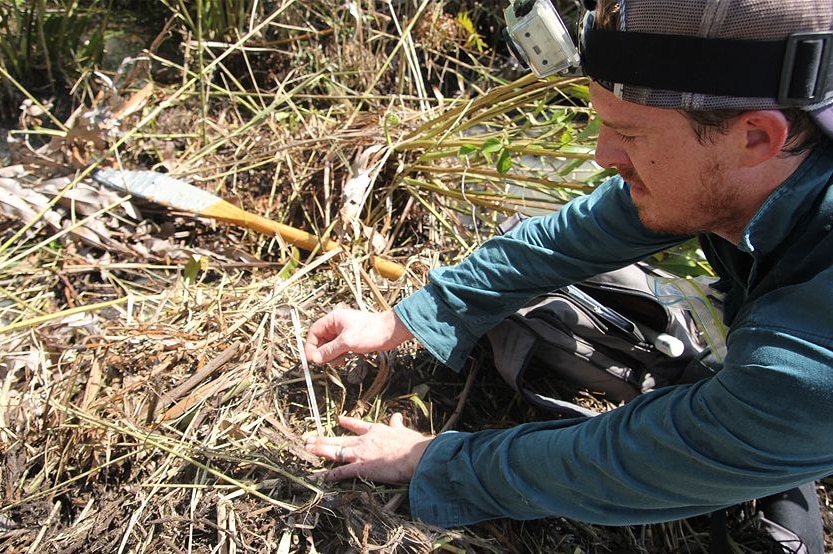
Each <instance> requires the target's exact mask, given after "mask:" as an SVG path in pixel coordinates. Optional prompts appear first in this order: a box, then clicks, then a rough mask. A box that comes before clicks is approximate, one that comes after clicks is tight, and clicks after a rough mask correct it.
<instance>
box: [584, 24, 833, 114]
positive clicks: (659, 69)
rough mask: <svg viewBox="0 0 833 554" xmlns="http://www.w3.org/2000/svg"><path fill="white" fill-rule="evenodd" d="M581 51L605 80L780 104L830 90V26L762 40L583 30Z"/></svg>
mask: <svg viewBox="0 0 833 554" xmlns="http://www.w3.org/2000/svg"><path fill="white" fill-rule="evenodd" d="M581 54H582V67H583V69H584V72H585V73H586V74H587V75H589V76H590V77H592V78H593V79H596V80H598V81H602V82H607V83H622V84H625V85H636V86H643V87H647V88H654V89H662V90H673V91H679V92H693V93H700V94H710V95H716V96H737V97H761V98H778V100H779V103H780V104H782V105H807V104H813V103H816V102H819V101H821V100H822V99H823V98H824V95H825V93H827V92H828V91H831V90H833V32H826V33H825V32H823V33H797V34H794V35H793V36H791V37H790V38H789V39H786V40H775V41H757V40H734V39H707V38H700V37H690V36H683V35H664V34H654V33H636V32H619V31H607V30H599V29H585V31H584V37H583V41H582V53H581Z"/></svg>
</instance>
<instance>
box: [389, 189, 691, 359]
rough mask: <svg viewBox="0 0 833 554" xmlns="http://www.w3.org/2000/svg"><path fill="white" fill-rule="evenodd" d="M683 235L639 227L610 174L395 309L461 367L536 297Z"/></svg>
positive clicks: (432, 278)
mask: <svg viewBox="0 0 833 554" xmlns="http://www.w3.org/2000/svg"><path fill="white" fill-rule="evenodd" d="M687 238H689V237H680V236H674V235H664V234H657V233H653V232H651V231H649V230H647V229H645V227H643V226H642V224H641V222H640V221H639V216H638V214H637V211H636V208H635V206H634V205H633V202H632V201H631V199H630V194H629V191H628V186H627V184H625V183H624V181H622V179H621V178H620V177H618V176H617V177H613V178H611V179H610V180H608V181H607V182H605V183H604V184H602V185H600V186H599V187H598V188H597V189H596V190H595V191H594V192H593V193H592V194H589V195H587V196H583V197H579V198H577V199H575V200H573V201H572V202H569V203H568V204H566V205H565V206H564V207H563V208H561V209H560V210H559V211H558V212H555V213H553V214H550V215H546V216H541V217H534V218H530V219H527V220H525V221H524V222H523V223H521V224H520V225H518V226H517V227H516V228H514V229H512V231H510V232H509V233H507V234H506V235H503V236H499V237H495V238H493V239H490V240H488V241H486V242H485V243H483V245H482V246H481V247H480V248H478V249H477V250H476V251H475V252H474V253H473V254H472V255H471V256H469V257H468V258H467V259H466V260H464V261H463V262H461V263H460V264H458V265H456V266H453V267H446V268H440V269H436V270H433V271H431V272H430V273H429V284H428V285H427V286H425V287H424V288H423V289H421V290H419V291H417V292H416V293H415V294H413V295H411V296H410V297H408V298H406V299H404V300H403V301H402V302H400V303H399V304H397V306H396V307H395V308H394V310H395V311H396V314H397V316H398V317H399V319H400V320H402V322H403V323H404V324H405V326H407V327H408V329H409V330H410V331H411V332H412V333H413V334H414V336H415V337H416V339H417V340H419V342H420V343H422V344H423V346H425V348H426V349H428V350H429V351H430V352H431V353H432V354H433V355H434V356H435V357H436V358H437V359H439V360H440V361H442V362H443V363H445V364H446V365H448V366H449V367H451V368H453V369H456V370H459V369H461V368H462V367H463V365H464V362H465V360H466V357H467V356H468V354H469V353H470V352H471V349H472V348H473V347H474V344H475V343H476V342H477V340H478V339H479V338H480V337H481V336H482V335H483V334H484V333H485V332H486V331H488V330H489V329H491V328H492V327H494V326H495V325H497V324H498V323H499V322H500V321H501V320H502V319H503V318H505V317H506V316H507V315H509V314H510V313H512V312H514V311H515V310H517V309H518V308H520V307H521V306H523V305H524V304H525V303H526V302H528V301H529V300H530V299H531V298H533V297H534V296H537V295H539V294H543V293H545V292H548V291H552V290H554V289H556V288H559V287H562V286H565V285H567V284H570V283H574V282H577V281H581V280H583V279H586V278H588V277H592V276H594V275H598V274H599V273H603V272H605V271H612V270H614V269H618V268H620V267H623V266H625V265H628V264H629V263H632V262H635V261H638V260H641V259H643V258H645V257H646V256H648V255H650V254H652V253H654V252H657V251H660V250H663V249H666V248H669V247H670V246H673V245H675V244H678V243H680V242H682V241H684V240H686V239H687Z"/></svg>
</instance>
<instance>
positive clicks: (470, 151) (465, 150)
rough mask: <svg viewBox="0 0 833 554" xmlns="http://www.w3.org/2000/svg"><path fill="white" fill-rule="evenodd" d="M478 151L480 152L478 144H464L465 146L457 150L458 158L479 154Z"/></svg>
mask: <svg viewBox="0 0 833 554" xmlns="http://www.w3.org/2000/svg"><path fill="white" fill-rule="evenodd" d="M477 152H478V149H477V147H476V146H474V145H472V144H464V145H463V146H461V147H460V148H459V149H458V150H457V157H458V158H463V157H468V156H471V155H474V154H477Z"/></svg>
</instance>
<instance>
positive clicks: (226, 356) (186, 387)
mask: <svg viewBox="0 0 833 554" xmlns="http://www.w3.org/2000/svg"><path fill="white" fill-rule="evenodd" d="M238 350H240V342H235V343H234V344H232V345H231V346H229V347H228V348H226V349H225V350H223V351H222V352H220V354H219V355H218V356H217V357H216V358H214V359H213V360H211V361H210V362H208V363H207V364H205V366H204V367H203V368H202V369H201V370H199V371H198V372H196V373H195V374H194V375H192V376H191V377H190V378H189V379H188V380H187V381H185V382H184V383H182V384H181V385H179V386H178V387H176V388H174V389H173V390H170V391H168V392H166V393H164V394H163V395H162V399H161V401H160V402H159V404H158V405H157V410H164V409H166V408H167V407H168V406H170V405H171V404H173V403H174V402H176V401H177V399H178V398H179V397H181V396H182V395H183V394H186V393H188V392H189V391H190V390H191V389H193V388H194V387H196V386H197V385H199V384H200V383H202V382H203V381H204V380H205V379H207V378H208V377H210V376H211V374H212V373H214V372H215V371H217V370H218V369H220V367H222V366H223V365H224V364H225V363H226V362H228V361H229V360H230V359H232V358H233V357H234V356H235V355H237V351H238Z"/></svg>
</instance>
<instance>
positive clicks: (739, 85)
mask: <svg viewBox="0 0 833 554" xmlns="http://www.w3.org/2000/svg"><path fill="white" fill-rule="evenodd" d="M831 31H833V3H831V2H830V0H722V1H718V0H619V1H613V0H611V1H608V2H603V3H601V5H599V6H598V8H597V9H596V12H595V22H594V21H593V19H592V18H586V28H585V30H584V39H583V40H584V43H583V49H584V51H583V52H582V66H583V68H584V70H585V72H586V73H587V74H588V75H589V77H590V78H591V85H590V92H591V101H592V104H593V107H594V108H595V110H596V112H597V114H598V116H599V117H600V118H601V120H602V121H603V125H602V128H601V130H600V133H599V139H598V146H597V149H596V159H597V161H598V163H599V164H601V165H602V166H604V167H612V168H615V169H616V170H617V171H618V173H619V175H618V176H617V177H614V178H612V179H610V180H609V181H607V182H606V183H605V184H603V185H601V186H599V187H598V188H597V190H595V191H594V192H593V193H592V194H590V195H588V196H586V197H582V198H579V199H576V200H575V201H573V202H571V203H569V204H568V205H566V206H565V207H564V208H562V209H561V210H560V211H558V212H557V213H554V214H552V215H548V216H544V217H540V218H532V219H530V220H527V221H525V222H524V223H522V224H521V225H520V226H518V227H517V228H515V229H514V230H513V231H512V232H510V233H509V234H507V235H505V236H502V237H497V238H494V239H492V240H490V241H487V242H486V243H484V244H483V246H482V247H481V248H480V249H479V250H478V251H477V252H475V253H474V254H472V255H471V256H470V257H469V258H468V259H467V260H465V261H464V262H462V263H461V264H459V265H457V266H455V267H449V268H442V269H438V270H435V271H433V272H432V273H431V274H430V276H429V279H430V283H429V284H428V285H427V286H426V287H425V288H423V289H422V290H420V291H418V292H416V293H415V294H413V295H412V296H410V297H409V298H407V299H405V300H403V301H402V302H401V303H399V304H398V305H397V306H396V307H395V308H394V309H393V310H392V311H388V312H384V313H379V314H368V313H362V312H357V311H352V310H344V309H339V310H335V311H334V312H332V313H330V314H328V315H327V316H325V317H324V318H322V319H321V320H319V321H317V322H315V323H314V324H313V325H312V326H311V328H310V331H309V336H308V339H307V344H306V354H307V357H308V358H309V360H310V361H312V362H315V363H325V362H331V361H338V360H339V359H341V357H343V356H344V355H345V354H346V353H348V352H354V353H362V352H372V351H377V350H387V349H391V348H394V347H395V346H397V345H398V344H400V343H402V342H403V341H405V340H408V339H410V338H416V339H417V340H418V341H419V342H420V343H422V345H424V346H425V347H426V348H427V349H428V350H429V351H430V352H431V353H432V354H433V355H435V356H436V357H437V358H438V359H440V360H441V361H443V362H444V363H446V364H447V365H449V366H450V367H452V368H456V369H460V368H461V367H462V366H463V363H464V360H465V359H466V356H467V355H468V353H469V351H470V349H471V348H472V347H473V345H474V344H475V342H476V341H477V339H478V338H479V337H480V336H481V335H483V334H484V333H485V332H486V331H487V330H489V329H490V328H491V327H493V326H494V325H495V324H497V323H498V322H499V321H500V320H501V319H502V318H504V317H505V316H506V315H508V314H509V313H511V312H513V311H514V310H516V309H517V308H518V307H519V306H521V305H522V304H524V303H525V302H526V301H527V300H529V299H530V298H531V297H533V296H535V295H537V294H540V293H543V292H546V291H548V290H552V289H554V288H558V287H561V286H564V285H566V284H569V283H572V282H576V281H580V280H583V279H585V278H588V277H590V276H593V275H596V274H598V273H602V272H605V271H610V270H612V269H615V268H618V267H622V266H624V265H627V264H629V263H632V262H634V261H637V260H640V259H643V258H645V257H646V256H648V255H650V254H652V253H655V252H658V251H660V250H663V249H665V248H668V247H670V246H673V245H675V244H679V243H680V242H682V241H684V240H686V239H688V238H690V237H691V236H698V237H699V239H700V241H701V244H702V247H703V250H704V251H705V252H706V254H707V258H708V260H709V262H710V263H711V264H712V266H713V268H714V269H715V271H716V272H717V273H718V274H719V276H720V277H721V278H722V280H723V282H724V284H725V285H726V286H727V288H728V289H729V290H728V292H727V296H726V303H725V306H726V313H725V317H726V322H727V324H728V325H729V335H728V338H727V347H728V351H727V355H726V357H725V360H724V368H723V369H722V371H720V372H719V373H718V374H717V375H716V376H715V377H713V378H710V379H708V380H705V381H701V382H698V383H696V384H693V385H680V386H675V387H668V388H664V389H660V390H657V391H653V392H651V393H647V394H643V395H640V396H639V397H637V398H636V399H634V400H632V401H631V402H629V403H628V404H627V405H625V406H622V407H620V408H617V409H615V410H612V411H610V412H607V413H605V414H602V415H600V416H598V417H594V418H590V419H574V420H562V421H549V422H539V423H530V424H525V425H520V426H517V427H514V428H511V429H503V430H488V431H481V432H477V433H456V432H450V433H443V434H441V435H439V436H437V437H429V436H424V435H421V434H419V433H417V432H415V431H412V430H409V429H407V428H405V427H404V426H403V424H402V418H401V416H398V415H394V416H393V418H391V421H390V423H389V424H387V425H386V424H370V423H366V422H362V421H358V420H355V419H350V418H342V419H341V420H340V423H341V425H342V426H343V427H344V428H345V429H347V430H348V431H351V432H352V433H354V434H355V435H354V436H344V437H329V438H311V439H310V440H309V441H308V443H307V448H308V450H309V451H310V452H313V453H315V454H317V455H320V456H324V457H326V458H329V459H332V460H336V461H339V462H343V463H344V465H340V466H338V467H335V468H333V469H332V470H331V471H330V473H329V478H331V479H333V480H339V479H348V478H353V477H363V478H366V479H371V480H378V481H384V482H404V481H410V502H411V511H412V514H413V515H414V516H415V517H418V518H421V519H422V520H424V521H426V522H428V523H432V524H437V525H441V526H456V525H465V524H470V523H474V522H477V521H481V520H485V519H489V518H496V517H510V518H515V519H530V518H540V517H545V516H562V517H567V518H572V519H576V520H582V521H586V522H591V523H599V524H606V525H627V524H640V523H651V522H657V521H667V520H672V519H679V518H684V517H689V516H694V515H697V514H703V513H707V512H711V511H714V510H718V509H721V508H724V507H727V506H731V505H734V504H737V503H739V502H743V501H746V500H751V499H757V498H764V497H770V498H778V499H780V498H781V497H782V496H783V495H780V493H781V492H782V491H789V490H792V489H795V488H796V487H801V488H799V489H796V490H797V491H798V492H799V493H800V492H802V491H803V493H804V494H803V496H802V495H800V494H798V496H795V495H794V494H793V493H790V494H789V495H788V496H789V497H790V498H792V499H795V498H797V501H796V502H797V503H796V502H793V503H792V506H793V507H795V506H797V507H798V508H797V509H798V511H799V512H803V513H804V514H810V515H811V516H812V517H815V518H816V520H817V516H816V514H817V505H816V500H815V498H814V493H813V495H809V494H808V491H810V492H811V493H812V491H813V489H812V482H813V481H814V480H815V479H818V478H820V477H823V476H826V475H829V474H830V473H833V441H831V440H830V437H831V436H833V418H832V417H830V416H829V410H830V407H831V406H833V140H831V137H833V33H831ZM802 33H809V34H802ZM825 33H826V34H825ZM690 39H693V40H690ZM736 39H740V40H736ZM716 53H720V55H719V56H716V55H715V54H716ZM677 65H679V67H677ZM679 91H682V92H679ZM808 484H809V485H808ZM785 494H786V493H785ZM772 495H775V496H772ZM779 495H780V496H779ZM802 503H803V505H802ZM774 506H775V507H774V508H773V512H778V511H779V510H781V508H782V507H783V506H781V507H779V506H778V503H777V502H776V503H775V504H774ZM788 509H789V508H788ZM803 521H806V518H805V519H804V520H803ZM801 524H802V519H801V518H798V522H797V524H796V525H798V526H800V525H801ZM795 532H796V533H797V534H798V535H800V536H802V538H803V540H804V542H805V545H804V546H803V547H802V548H804V549H805V550H804V551H808V552H821V551H822V550H823V544H822V539H821V536H820V535H821V528H820V525H819V524H818V523H817V522H816V523H811V524H809V525H807V526H806V528H805V529H795Z"/></svg>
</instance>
